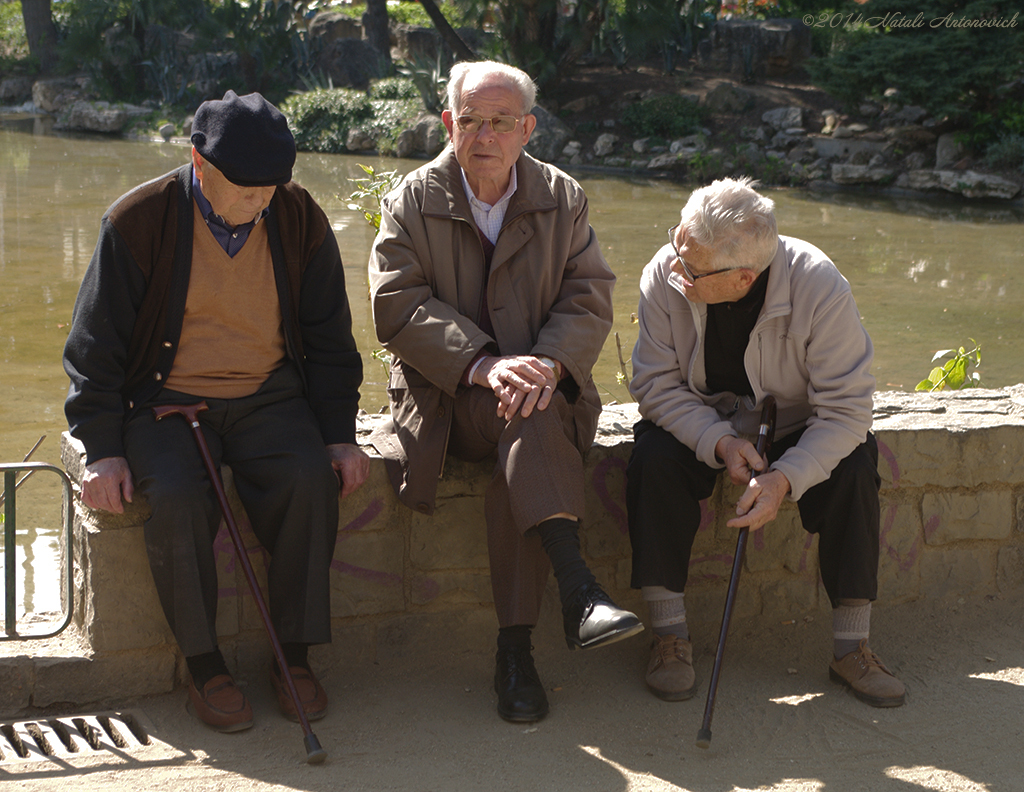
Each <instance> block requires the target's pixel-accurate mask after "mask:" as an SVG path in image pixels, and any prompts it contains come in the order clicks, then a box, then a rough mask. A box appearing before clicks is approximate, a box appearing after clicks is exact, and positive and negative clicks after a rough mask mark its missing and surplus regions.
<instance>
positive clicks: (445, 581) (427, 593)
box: [395, 570, 494, 610]
mask: <svg viewBox="0 0 1024 792" xmlns="http://www.w3.org/2000/svg"><path fill="white" fill-rule="evenodd" d="M409 590H410V593H409V602H410V603H411V604H412V605H425V606H429V607H430V609H431V610H435V609H441V608H449V607H452V606H456V607H458V606H474V605H481V604H484V603H491V602H493V601H494V599H493V596H492V594H491V576H490V575H489V574H488V573H487V572H486V571H483V572H472V571H470V572H466V571H461V570H452V571H441V570H438V571H433V572H430V573H428V574H425V575H416V576H414V577H413V578H412V579H411V580H410V586H409ZM395 610H403V609H402V608H396V609H395Z"/></svg>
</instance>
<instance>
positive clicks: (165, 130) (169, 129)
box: [159, 124, 177, 141]
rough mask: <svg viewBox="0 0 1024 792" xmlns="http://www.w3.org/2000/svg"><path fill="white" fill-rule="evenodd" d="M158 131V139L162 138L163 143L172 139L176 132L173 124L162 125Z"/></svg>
mask: <svg viewBox="0 0 1024 792" xmlns="http://www.w3.org/2000/svg"><path fill="white" fill-rule="evenodd" d="M159 131H160V137H162V138H163V139H164V140H165V141H168V140H170V139H171V138H172V137H174V133H175V132H176V131H177V130H176V129H175V128H174V124H164V125H163V126H162V127H160V130H159Z"/></svg>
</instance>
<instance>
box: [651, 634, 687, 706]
mask: <svg viewBox="0 0 1024 792" xmlns="http://www.w3.org/2000/svg"><path fill="white" fill-rule="evenodd" d="M645 679H646V682H647V687H648V689H649V690H650V691H651V693H653V694H654V695H655V696H657V697H658V698H660V699H664V700H665V701H685V700H686V699H688V698H692V696H693V694H694V693H696V692H697V676H696V674H694V672H693V644H691V643H690V642H689V641H687V640H684V639H682V638H680V637H679V636H678V635H672V634H669V635H655V636H654V640H653V641H652V642H651V659H650V662H648V663H647V676H646V678H645Z"/></svg>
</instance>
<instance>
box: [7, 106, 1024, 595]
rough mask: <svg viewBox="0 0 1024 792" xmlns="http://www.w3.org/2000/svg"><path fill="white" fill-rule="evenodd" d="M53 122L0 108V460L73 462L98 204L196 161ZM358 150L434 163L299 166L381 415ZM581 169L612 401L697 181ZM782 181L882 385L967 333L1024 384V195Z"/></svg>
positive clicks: (51, 527) (370, 405) (786, 211)
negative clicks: (64, 352) (867, 341)
mask: <svg viewBox="0 0 1024 792" xmlns="http://www.w3.org/2000/svg"><path fill="white" fill-rule="evenodd" d="M40 131H41V130H40V128H39V122H38V121H36V120H33V119H17V118H14V117H3V116H0V461H2V462H17V461H20V460H21V459H22V458H23V457H24V455H25V453H26V452H27V451H28V450H29V449H30V448H31V447H32V445H33V444H34V443H35V442H36V441H37V440H38V439H39V437H40V436H41V435H46V440H45V441H44V443H43V445H42V446H41V447H40V449H39V450H38V451H37V452H36V453H35V455H34V456H33V459H35V460H37V461H47V462H52V463H56V464H59V461H60V433H61V432H62V431H63V430H64V428H65V423H64V417H63V411H62V404H63V399H64V394H65V392H66V389H67V380H66V377H65V375H64V372H63V370H62V368H61V363H60V359H61V349H62V347H63V344H64V340H65V338H66V335H67V324H68V322H69V321H70V318H71V309H72V306H73V304H74V300H75V295H76V293H77V291H78V286H79V283H80V281H81V278H82V275H83V274H84V272H85V269H86V266H87V265H88V263H89V258H90V256H91V255H92V250H93V246H94V244H95V241H96V232H97V227H98V222H99V218H100V216H101V215H102V214H103V212H104V210H105V209H106V208H107V207H108V206H109V205H110V203H111V202H112V201H114V200H115V199H116V198H117V197H118V196H120V195H121V194H123V193H124V192H126V191H127V190H129V189H130V188H132V187H133V186H135V185H137V184H139V183H141V182H143V181H146V180H148V179H151V178H154V177H156V176H159V175H160V174H163V173H165V172H167V171H169V170H171V169H173V168H174V167H176V166H178V165H179V164H181V163H183V162H186V161H187V159H188V149H187V147H185V146H182V145H176V144H169V143H143V142H131V141H124V140H115V139H97V138H82V137H56V136H52V135H45V134H38V133H39V132H40ZM360 163H364V164H368V165H373V166H374V167H375V168H377V169H378V170H394V169H398V170H400V171H402V172H405V171H407V170H411V169H412V168H414V167H417V166H418V165H419V164H421V163H419V162H413V161H402V160H393V159H377V158H376V157H366V156H340V155H318V154H308V153H301V154H299V156H298V161H297V163H296V166H295V172H294V176H295V179H296V181H298V182H299V183H301V184H303V185H304V186H305V187H306V188H307V189H309V190H310V192H311V193H312V194H313V196H314V197H315V198H316V199H317V201H319V203H320V205H321V206H322V207H323V208H324V210H325V211H326V212H327V214H328V216H329V217H330V218H331V220H332V222H333V225H334V229H335V232H336V234H337V236H338V241H339V244H340V246H341V251H342V256H343V258H344V261H345V268H346V282H347V286H348V291H349V298H350V301H351V303H352V310H353V315H354V320H355V323H356V340H357V343H358V345H359V348H360V349H361V351H362V352H363V354H364V368H365V379H366V383H365V385H364V388H363V398H362V406H363V408H364V409H366V410H367V411H370V412H375V411H378V410H379V409H380V408H381V407H382V406H383V405H384V404H385V403H386V398H385V396H384V383H385V372H384V366H383V364H381V363H379V362H378V361H376V360H374V359H373V358H372V357H371V353H372V352H373V350H375V349H377V348H378V347H379V345H378V344H377V343H376V339H375V337H374V335H373V331H372V328H371V326H370V313H369V304H368V299H367V278H366V261H367V258H368V254H369V250H370V246H371V244H372V242H373V232H372V229H371V228H370V227H369V225H368V224H367V223H366V221H365V220H364V218H363V216H362V214H361V212H358V211H355V210H352V209H350V208H348V206H347V204H348V203H349V201H348V195H349V194H350V193H351V192H352V189H353V187H354V185H353V184H352V181H351V180H352V179H356V178H360V177H362V176H363V172H362V171H361V169H360V168H359V164H360ZM573 175H574V176H576V177H577V178H578V179H579V181H580V182H581V184H582V185H583V187H584V189H585V190H586V192H587V195H588V197H589V200H590V209H591V215H590V217H591V223H592V225H593V226H594V228H595V230H596V232H597V235H598V239H599V240H600V242H601V246H602V249H603V250H604V253H605V256H606V258H607V259H608V261H609V263H610V264H611V266H612V268H613V269H614V270H615V272H616V274H617V276H618V284H617V286H616V292H615V311H616V318H615V325H614V328H613V331H614V332H613V334H612V335H611V336H610V337H609V339H608V342H607V344H606V345H605V348H604V352H603V354H602V356H601V360H600V361H599V364H598V367H597V369H596V371H595V380H596V381H597V383H598V385H599V388H600V390H601V391H602V394H603V398H604V399H605V401H612V400H617V401H625V400H627V399H628V398H629V395H628V392H627V391H626V388H625V386H624V385H622V384H620V383H619V382H618V379H617V375H618V374H619V371H620V365H619V357H618V352H617V349H616V340H615V334H616V333H617V334H618V336H619V341H620V343H621V347H622V355H623V357H624V358H625V360H626V364H627V365H628V361H629V355H630V351H631V349H632V345H633V342H634V341H635V339H636V328H635V326H634V325H633V324H632V323H631V321H630V315H631V314H632V313H633V312H635V310H636V302H637V284H638V281H639V276H640V272H641V270H642V269H643V266H644V265H645V264H646V263H647V261H649V260H650V258H651V256H652V255H653V254H654V252H655V251H656V250H657V249H658V247H660V246H661V245H662V244H663V242H664V240H665V238H666V229H667V228H669V227H670V226H672V225H674V224H675V223H676V222H677V220H678V215H679V210H680V208H681V207H682V205H683V204H684V203H685V201H686V198H687V197H688V195H689V193H690V189H689V188H688V187H686V186H683V185H680V184H676V183H672V182H669V181H661V180H655V179H648V178H643V177H619V176H609V175H597V174H594V173H589V172H577V173H574V174H573ZM769 194H770V195H771V197H772V198H773V199H774V200H775V202H776V208H777V209H776V211H777V216H778V221H779V229H780V231H781V232H782V233H784V234H789V235H792V236H797V237H802V238H804V239H806V240H808V241H810V242H812V243H813V244H815V245H817V246H818V247H820V248H821V249H822V250H824V251H825V252H826V253H827V254H828V255H830V256H831V257H832V259H833V260H834V261H835V262H836V264H837V265H838V267H839V269H840V270H841V271H842V272H843V274H844V275H845V276H846V278H847V279H848V280H849V281H850V283H851V284H852V287H853V291H854V295H855V297H856V299H857V304H858V307H859V308H860V311H861V314H862V316H863V319H864V324H865V326H866V327H867V329H868V331H869V332H870V334H871V337H872V340H873V341H874V344H875V363H874V373H875V376H876V377H877V379H878V384H879V389H880V390H913V389H914V386H915V385H916V383H917V382H919V381H920V380H921V379H923V378H924V377H925V376H926V375H927V373H928V371H929V370H930V368H931V366H930V361H931V356H932V354H933V353H934V352H935V351H936V350H937V349H942V348H947V347H954V346H960V345H968V344H969V340H968V339H969V338H974V339H976V340H977V341H979V342H980V343H981V344H982V351H983V365H982V367H981V370H980V373H981V375H982V384H983V385H985V386H986V387H1001V386H1005V385H1010V384H1016V383H1018V382H1021V381H1024V345H1022V344H1021V343H1020V342H1021V338H1022V335H1024V333H1022V329H1024V280H1022V277H1021V276H1022V274H1024V244H1022V242H1024V233H1022V231H1024V227H1022V221H1024V209H1021V208H1020V207H1019V206H1018V207H1007V206H1006V205H1002V204H983V205H965V204H964V203H962V202H954V201H952V200H950V201H942V200H936V201H932V202H926V201H921V200H909V199H906V200H902V199H889V198H878V197H866V196H862V195H850V194H834V193H826V194H818V193H810V192H806V191H796V190H773V191H769ZM26 486H27V485H26ZM57 492H58V490H57V488H56V487H54V488H53V491H52V493H51V494H49V495H45V496H42V501H43V503H44V504H45V503H46V502H49V503H50V506H51V508H49V509H46V508H43V507H41V508H40V509H39V512H38V516H37V514H36V510H35V509H33V510H32V518H31V519H29V518H28V515H27V514H26V517H25V518H22V516H21V513H20V509H19V526H20V528H21V529H22V530H25V531H29V530H31V531H36V532H38V533H39V536H40V537H46V536H50V537H54V536H56V535H57V532H58V530H59V528H60V519H61V518H60V503H59V495H57V494H54V493H57ZM54 509H55V510H54ZM44 512H45V514H44ZM26 520H28V521H27V522H26ZM35 523H38V525H36V524H35ZM41 543H42V544H44V545H45V544H46V542H45V540H43V539H36V540H35V541H34V542H33V548H34V549H33V550H30V551H29V554H30V555H31V554H32V553H33V552H34V556H35V560H32V559H31V558H29V559H27V560H28V561H29V563H27V564H25V565H24V566H25V567H26V570H27V573H28V574H29V575H32V574H35V575H38V576H41V575H42V574H43V573H42V572H41V571H40V570H41V569H43V568H45V569H46V570H47V572H46V575H47V577H48V578H49V575H50V569H51V567H53V564H48V563H47V562H45V561H44V560H42V559H43V556H44V555H46V552H44V549H43V548H41V547H40V544H41ZM52 543H53V542H50V544H52ZM19 544H20V542H19ZM47 552H50V551H47ZM22 553H23V555H22V556H19V559H24V558H25V557H24V550H22ZM51 554H52V553H51ZM20 563H21V561H19V564H20ZM33 570H34V571H33ZM54 580H55V578H54ZM26 585H28V586H29V589H30V590H31V591H32V592H33V594H32V598H33V599H32V602H30V603H28V604H29V605H30V606H31V608H30V609H35V610H45V609H47V608H49V607H50V606H51V605H52V604H53V602H54V601H55V600H56V598H57V592H58V591H59V588H58V587H57V586H56V584H54V585H53V586H52V589H53V595H52V597H51V598H50V599H49V600H48V599H47V594H46V592H48V591H49V590H50V588H51V586H50V585H49V584H48V583H47V585H45V586H44V585H43V584H42V582H40V584H39V585H36V583H35V581H27V582H26Z"/></svg>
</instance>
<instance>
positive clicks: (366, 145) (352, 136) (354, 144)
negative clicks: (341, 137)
mask: <svg viewBox="0 0 1024 792" xmlns="http://www.w3.org/2000/svg"><path fill="white" fill-rule="evenodd" d="M376 147H377V141H376V140H374V139H373V137H372V136H371V135H370V134H369V133H368V132H367V131H366V130H365V129H358V128H356V127H353V128H352V129H350V130H349V131H348V136H347V137H346V138H345V148H346V149H348V150H349V151H370V150H371V149H374V148H376Z"/></svg>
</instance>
